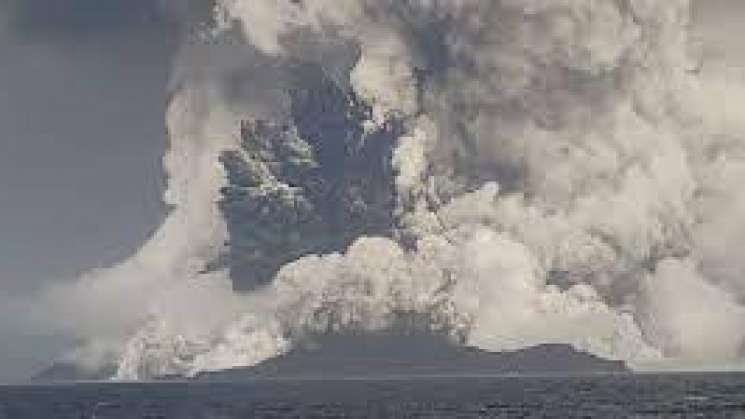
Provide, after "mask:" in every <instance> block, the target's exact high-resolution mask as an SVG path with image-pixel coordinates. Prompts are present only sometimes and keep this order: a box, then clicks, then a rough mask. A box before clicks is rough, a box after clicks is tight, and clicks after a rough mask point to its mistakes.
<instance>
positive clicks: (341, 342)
mask: <svg viewBox="0 0 745 419" xmlns="http://www.w3.org/2000/svg"><path fill="white" fill-rule="evenodd" d="M629 372H630V370H629V369H628V368H627V367H626V365H625V364H624V363H623V362H622V361H611V360H606V359H602V358H600V357H597V356H595V355H591V354H588V353H584V352H579V351H577V350H575V349H573V348H572V347H571V346H569V345H561V344H545V345H539V346H535V347H532V348H527V349H522V350H517V351H512V352H500V353H492V352H486V351H483V350H480V349H477V348H472V347H463V346H458V345H455V344H453V343H450V342H449V341H448V340H446V339H445V338H443V337H438V336H381V335H377V336H371V335H366V336H333V337H323V338H321V339H320V340H319V341H315V342H309V343H306V344H303V345H299V347H298V348H296V349H294V350H292V351H290V352H289V353H287V354H285V355H282V356H280V357H277V358H274V359H270V360H267V361H265V362H263V363H261V364H258V365H256V366H253V367H247V368H235V369H230V370H225V371H218V372H209V373H203V374H201V375H200V376H198V377H197V378H198V379H201V380H215V381H240V380H243V379H257V378H385V377H422V376H424V377H427V376H433V377H434V376H484V375H513V374H516V375H555V374H601V373H602V374H605V373H615V374H618V373H629Z"/></svg>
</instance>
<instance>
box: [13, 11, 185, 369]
mask: <svg viewBox="0 0 745 419" xmlns="http://www.w3.org/2000/svg"><path fill="white" fill-rule="evenodd" d="M152 4H154V2H153V1H151V0H148V1H140V0H127V1H124V0H117V1H99V0H95V1H94V0H55V1H53V2H50V1H49V0H0V14H4V17H5V19H4V21H5V28H4V30H2V31H0V55H1V56H2V58H1V59H0V92H1V94H0V342H2V347H1V348H0V382H1V381H6V380H13V379H19V378H22V377H24V376H28V375H30V373H31V371H33V370H34V369H35V368H39V367H40V366H41V365H42V360H44V359H45V358H46V357H49V356H51V355H52V354H53V353H54V352H56V351H57V350H58V349H59V347H60V345H62V344H63V342H60V341H59V339H55V338H50V337H47V336H45V335H44V334H45V331H44V330H39V329H37V328H34V327H32V326H29V325H28V324H27V323H25V322H24V321H21V318H22V317H24V316H28V315H29V312H28V311H27V310H26V307H23V300H24V298H25V297H27V296H29V295H31V294H32V293H33V292H34V291H36V290H37V289H38V288H40V287H41V286H43V285H44V284H45V283H48V282H49V281H63V280H71V279H72V278H74V277H75V276H77V275H78V274H79V273H80V272H83V271H85V270H87V269H89V268H91V267H97V266H105V265H110V264H112V263H114V262H116V261H117V260H120V259H122V258H124V257H126V256H127V255H128V254H129V253H130V252H132V251H133V250H134V249H135V248H137V247H138V245H139V244H140V243H141V242H142V241H143V240H144V239H145V237H147V235H148V234H149V232H151V231H152V230H153V229H154V228H156V226H157V225H158V223H159V222H160V220H161V219H162V217H163V214H164V207H163V204H162V202H161V193H162V185H163V179H162V167H161V162H160V159H161V156H162V153H163V149H164V145H165V127H164V122H163V121H164V117H163V109H164V104H165V101H166V97H165V86H166V83H167V78H168V74H169V65H170V58H171V57H170V55H171V54H172V50H173V45H172V43H173V42H172V41H169V36H168V33H167V29H166V25H165V24H164V23H163V22H162V21H160V20H158V18H157V15H156V14H155V9H154V8H153V6H152ZM125 5H126V7H124V6H125ZM170 38H173V37H170ZM29 348H33V349H34V350H33V351H29Z"/></svg>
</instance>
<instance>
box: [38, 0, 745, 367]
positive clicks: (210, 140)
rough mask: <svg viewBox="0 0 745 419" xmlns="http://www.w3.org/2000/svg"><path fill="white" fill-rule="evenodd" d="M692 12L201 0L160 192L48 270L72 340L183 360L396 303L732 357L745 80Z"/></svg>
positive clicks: (644, 0)
mask: <svg viewBox="0 0 745 419" xmlns="http://www.w3.org/2000/svg"><path fill="white" fill-rule="evenodd" d="M690 19H691V14H690V4H689V2H688V1H685V0H603V1H587V0H499V1H484V0H458V1H454V0H442V1H438V0H408V1H399V0H344V1H340V0H306V1H290V0H286V1H285V0H281V1H268V0H267V1H259V0H250V1H249V0H220V1H218V2H217V6H216V8H215V11H214V20H215V22H214V25H213V27H212V28H210V31H209V32H202V33H200V34H199V39H200V42H196V43H195V42H193V41H194V39H193V38H192V39H191V41H192V42H189V43H187V45H185V46H184V47H183V51H182V52H181V55H180V57H181V58H180V59H179V60H178V62H177V63H176V65H175V70H174V75H173V84H172V91H173V96H172V100H171V103H170V105H169V109H168V114H167V123H168V127H169V131H170V138H171V146H170V149H169V150H168V153H167V155H166V157H165V164H166V168H167V171H168V174H169V176H170V178H169V189H168V193H167V195H166V201H167V202H168V203H169V204H170V205H172V206H173V210H172V212H171V214H170V216H169V218H168V219H167V221H166V222H165V224H164V225H163V226H162V228H161V229H160V230H159V231H158V232H157V233H156V234H155V236H154V237H153V238H152V239H151V240H150V241H149V242H148V243H147V244H146V245H145V246H144V247H143V248H142V249H141V250H140V251H139V252H138V254H137V255H135V256H133V257H132V258H131V259H130V260H128V261H126V262H124V263H123V264H121V265H120V266H116V267H113V268H110V269H105V270H101V271H98V272H93V273H91V274H89V275H87V276H86V277H85V278H82V279H81V281H79V283H78V284H77V285H76V287H75V288H74V289H73V290H69V289H62V290H56V291H55V292H53V293H52V297H51V300H53V301H55V302H57V301H65V302H68V303H69V302H70V301H73V303H72V307H73V308H74V310H70V308H69V307H59V309H60V310H62V311H64V312H68V311H75V312H76V313H79V315H80V318H76V319H74V320H73V321H72V322H71V323H72V324H71V325H70V327H72V328H73V329H74V330H76V331H77V333H78V334H79V336H80V337H81V338H83V339H84V340H85V341H86V342H87V344H86V345H85V346H84V347H82V348H81V350H80V351H79V352H77V353H76V354H73V356H74V357H75V358H76V359H79V360H86V361H88V362H89V363H90V366H91V367H92V368H94V367H97V365H96V364H100V363H102V362H116V363H117V365H118V376H119V377H120V378H143V377H148V376H154V375H162V374H185V375H190V374H195V373H197V372H199V371H202V370H210V369H221V368H228V367H233V366H242V365H251V364H254V363H256V362H258V361H260V360H263V359H266V358H268V357H271V356H275V355H278V354H280V353H282V352H283V351H286V350H288V349H289V348H290V347H291V345H292V344H293V342H296V341H297V340H298V339H301V338H302V337H303V336H304V335H305V334H308V333H319V332H334V331H350V330H353V331H376V330H385V329H387V328H390V327H392V325H394V324H395V323H396V322H397V321H400V319H402V318H405V317H407V316H412V315H413V316H415V317H416V318H417V319H418V322H419V323H421V322H422V321H423V322H424V323H425V326H424V327H426V328H428V329H430V330H432V331H434V332H438V333H446V334H448V335H450V336H452V338H453V339H454V340H458V341H460V342H462V343H464V344H469V345H475V346H478V347H481V348H484V349H488V350H495V351H497V350H505V349H514V348H520V347H525V346H530V345H534V344H539V343H546V342H564V343H570V344H572V345H574V346H575V347H577V348H579V349H583V350H588V351H591V352H593V353H596V354H599V355H602V356H606V357H611V358H617V359H624V360H627V361H630V362H631V363H632V364H633V363H642V362H647V361H650V360H659V359H679V360H683V361H685V362H700V361H712V360H716V361H723V362H724V361H728V362H729V361H736V360H738V359H740V358H742V357H743V356H745V344H744V343H745V329H743V328H742V325H743V324H745V305H744V304H745V303H744V302H745V280H744V279H743V278H745V276H744V275H743V274H744V273H745V261H744V260H743V258H742V257H741V255H742V253H743V250H745V224H743V223H742V220H741V214H743V213H744V211H745V194H744V193H742V188H741V185H742V184H743V182H744V181H745V141H744V140H743V138H745V137H743V134H745V131H744V130H743V129H744V128H745V127H743V126H742V122H741V121H744V120H745V119H744V117H745V115H742V113H741V112H742V111H740V109H738V106H737V104H739V103H741V100H740V99H741V97H742V93H743V92H742V91H741V87H740V83H739V82H736V84H735V82H734V81H733V79H732V78H730V79H727V78H725V77H724V76H723V75H721V74H720V73H719V72H715V71H708V70H707V69H706V68H704V67H702V62H701V60H700V59H699V55H698V49H697V48H696V42H695V40H694V39H692V37H691V20H690ZM725 99H726V100H725ZM309 115H310V116H309ZM241 121H243V129H240V128H241V124H242V122H241ZM231 278H232V280H231ZM233 288H237V289H240V290H244V291H245V292H235V291H233ZM60 294H62V295H61V296H60ZM86 319H88V320H86ZM422 319H424V320H422ZM91 360H95V362H91Z"/></svg>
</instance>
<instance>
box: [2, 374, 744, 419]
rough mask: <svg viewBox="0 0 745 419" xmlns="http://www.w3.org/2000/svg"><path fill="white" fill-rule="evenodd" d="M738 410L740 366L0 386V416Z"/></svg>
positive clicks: (692, 413)
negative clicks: (663, 371)
mask: <svg viewBox="0 0 745 419" xmlns="http://www.w3.org/2000/svg"><path fill="white" fill-rule="evenodd" d="M284 417H293V418H296V417H317V418H336V417H377V418H385V417H406V418H452V417H459V418H471V417H598V418H612V417H637V418H653V417H707V418H708V417H714V418H716V417H723V418H739V417H742V418H745V375H742V374H669V375H617V376H614V375H609V376H594V377H593V376H585V377H580V376H576V377H440V378H431V377H430V378H390V379H374V380H373V379H362V378H360V379H339V380H316V379H283V380H278V379H277V380H256V381H251V382H241V383H208V382H160V383H145V384H139V383H120V384H111V383H86V384H61V385H27V386H3V387H0V418H2V419H5V418H13V419H15V418H53V419H63V418H151V419H154V418H284Z"/></svg>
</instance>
